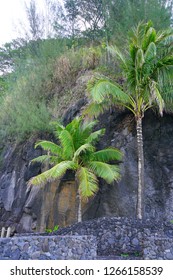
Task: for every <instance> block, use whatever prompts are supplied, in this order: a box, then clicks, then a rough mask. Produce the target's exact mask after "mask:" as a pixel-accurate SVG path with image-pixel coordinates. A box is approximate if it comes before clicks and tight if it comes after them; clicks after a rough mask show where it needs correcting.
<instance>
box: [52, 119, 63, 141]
mask: <svg viewBox="0 0 173 280" xmlns="http://www.w3.org/2000/svg"><path fill="white" fill-rule="evenodd" d="M50 125H51V126H52V128H53V131H54V135H55V136H56V138H57V139H59V135H60V133H61V132H62V131H63V130H64V129H65V127H64V126H63V125H62V124H61V123H59V122H55V121H54V122H50Z"/></svg>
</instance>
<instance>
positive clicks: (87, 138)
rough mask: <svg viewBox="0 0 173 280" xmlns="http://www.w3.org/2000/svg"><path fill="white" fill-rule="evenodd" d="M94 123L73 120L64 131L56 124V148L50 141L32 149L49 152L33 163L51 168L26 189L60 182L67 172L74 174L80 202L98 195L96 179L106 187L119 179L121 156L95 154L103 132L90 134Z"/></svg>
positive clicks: (112, 151)
mask: <svg viewBox="0 0 173 280" xmlns="http://www.w3.org/2000/svg"><path fill="white" fill-rule="evenodd" d="M96 123H97V122H96V121H92V122H91V121H90V122H84V121H82V119H81V118H75V119H74V120H73V121H72V122H71V123H69V124H68V125H67V126H66V127H64V126H62V125H61V124H59V123H56V124H55V126H56V130H55V135H56V137H57V139H58V141H59V145H57V144H55V143H53V142H50V141H39V142H37V143H36V145H35V147H38V146H40V147H42V148H43V149H44V150H46V151H48V152H49V153H48V154H47V155H42V156H39V157H37V158H35V159H33V160H32V162H41V163H44V162H46V161H48V162H49V163H50V164H51V165H52V167H51V168H50V169H49V170H47V171H45V172H43V173H42V174H39V175H37V176H35V177H33V178H31V179H30V181H29V185H44V184H45V183H46V182H49V181H53V180H55V179H57V178H61V177H62V176H63V175H64V174H65V173H66V171H67V170H73V171H74V172H75V178H76V182H77V185H78V190H79V194H80V196H81V197H82V198H88V197H91V196H93V195H94V194H95V193H96V192H97V191H98V179H97V177H100V178H103V179H104V180H105V181H106V182H107V183H108V184H111V183H112V182H113V181H114V180H118V179H119V178H120V172H119V171H120V170H119V167H118V165H117V164H115V163H114V164H110V163H108V162H110V161H115V160H116V161H117V160H118V161H120V160H121V159H122V154H121V152H120V151H119V150H117V149H116V148H113V147H110V148H106V149H103V150H100V151H96V148H95V144H96V143H97V141H98V140H99V138H100V137H101V136H102V135H103V134H104V129H100V130H97V131H94V132H92V131H93V127H94V126H95V125H96Z"/></svg>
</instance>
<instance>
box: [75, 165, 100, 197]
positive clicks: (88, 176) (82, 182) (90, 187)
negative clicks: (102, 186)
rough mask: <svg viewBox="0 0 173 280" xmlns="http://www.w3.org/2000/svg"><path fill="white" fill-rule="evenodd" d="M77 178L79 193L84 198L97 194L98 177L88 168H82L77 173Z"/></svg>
mask: <svg viewBox="0 0 173 280" xmlns="http://www.w3.org/2000/svg"><path fill="white" fill-rule="evenodd" d="M77 178H78V181H79V191H80V193H81V196H82V198H88V197H91V196H93V195H94V194H95V193H97V191H98V181H97V177H96V176H95V174H94V173H92V172H91V171H90V170H89V169H88V168H86V167H81V168H80V169H79V170H78V172H77Z"/></svg>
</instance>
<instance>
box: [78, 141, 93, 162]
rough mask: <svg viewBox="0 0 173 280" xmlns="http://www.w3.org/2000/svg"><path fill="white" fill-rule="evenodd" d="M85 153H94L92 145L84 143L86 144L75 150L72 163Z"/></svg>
mask: <svg viewBox="0 0 173 280" xmlns="http://www.w3.org/2000/svg"><path fill="white" fill-rule="evenodd" d="M87 151H89V152H94V151H95V147H94V146H92V145H91V144H89V143H86V144H84V145H82V146H80V147H79V149H77V151H76V152H75V153H74V157H73V161H74V162H77V161H78V158H79V156H80V155H81V154H84V153H86V152H87Z"/></svg>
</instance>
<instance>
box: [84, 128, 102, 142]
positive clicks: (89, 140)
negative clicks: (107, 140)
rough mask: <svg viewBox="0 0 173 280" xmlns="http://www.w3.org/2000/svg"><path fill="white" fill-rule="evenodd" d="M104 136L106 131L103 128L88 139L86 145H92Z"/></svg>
mask: <svg viewBox="0 0 173 280" xmlns="http://www.w3.org/2000/svg"><path fill="white" fill-rule="evenodd" d="M104 134H105V129H104V128H102V129H100V130H97V131H94V132H92V133H91V134H90V135H89V137H88V138H87V139H86V143H90V144H93V143H96V142H97V141H98V140H99V138H100V137H101V136H103V135H104Z"/></svg>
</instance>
